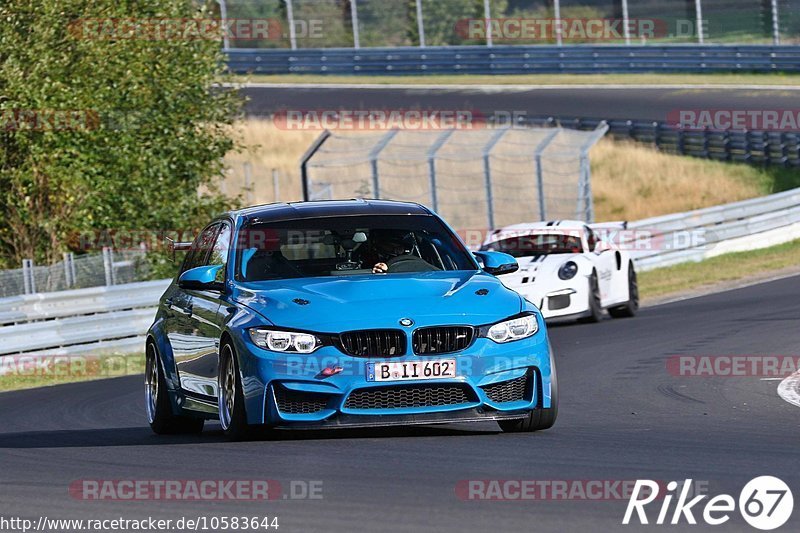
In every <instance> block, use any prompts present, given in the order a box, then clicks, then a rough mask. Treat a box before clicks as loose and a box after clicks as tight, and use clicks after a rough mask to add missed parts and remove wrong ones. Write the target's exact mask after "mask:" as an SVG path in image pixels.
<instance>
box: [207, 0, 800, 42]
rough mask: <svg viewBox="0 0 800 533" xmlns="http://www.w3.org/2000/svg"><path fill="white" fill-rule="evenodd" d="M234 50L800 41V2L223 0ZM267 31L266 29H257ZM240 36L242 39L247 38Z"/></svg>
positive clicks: (753, 0)
mask: <svg viewBox="0 0 800 533" xmlns="http://www.w3.org/2000/svg"><path fill="white" fill-rule="evenodd" d="M218 3H219V4H220V11H221V14H222V16H223V17H224V18H228V19H230V20H232V21H254V20H256V21H262V22H265V23H266V25H265V26H264V27H263V29H264V31H260V32H259V31H253V26H252V25H248V24H244V25H243V26H241V27H244V28H247V30H246V31H241V30H237V29H236V28H237V26H236V25H235V24H234V25H232V26H231V28H232V29H231V31H230V32H229V33H231V34H232V36H229V37H230V38H229V39H228V40H227V41H226V43H225V44H226V46H228V47H230V48H333V47H344V48H350V47H356V48H360V47H398V46H420V47H426V46H460V45H485V46H490V45H514V44H520V45H531V44H544V45H547V44H550V45H552V44H563V45H569V44H582V43H592V44H602V43H608V44H621V43H627V44H632V45H641V44H648V43H653V44H670V43H709V44H710V43H722V44H725V43H742V44H767V43H773V44H781V43H784V44H796V43H800V0H488V1H484V0H408V1H392V2H387V1H386V0H218ZM256 27H258V25H256ZM237 33H238V34H237Z"/></svg>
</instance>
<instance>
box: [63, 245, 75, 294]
mask: <svg viewBox="0 0 800 533" xmlns="http://www.w3.org/2000/svg"><path fill="white" fill-rule="evenodd" d="M63 258H64V284H65V285H66V286H67V288H68V289H71V288H72V287H73V286H74V285H75V280H74V279H73V277H72V274H73V270H72V268H70V264H71V263H72V252H64V255H63Z"/></svg>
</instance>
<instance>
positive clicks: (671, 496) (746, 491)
mask: <svg viewBox="0 0 800 533" xmlns="http://www.w3.org/2000/svg"><path fill="white" fill-rule="evenodd" d="M679 487H680V488H679ZM691 487H692V480H691V479H687V480H686V481H685V482H684V483H683V484H682V485H679V484H678V482H676V481H670V482H669V483H668V484H667V492H666V494H665V495H662V494H659V484H658V483H657V482H655V481H651V480H649V479H645V480H641V479H640V480H637V481H636V485H634V488H633V493H632V494H631V497H630V500H629V501H628V508H627V509H626V510H625V517H624V518H623V519H622V523H623V524H625V525H627V524H630V523H631V519H633V518H634V513H635V519H634V522H633V523H634V524H635V523H636V519H638V521H639V523H640V524H649V523H650V522H649V520H650V519H652V516H650V517H649V518H648V515H647V512H646V511H645V507H646V506H647V505H649V504H651V503H653V502H654V501H656V500H657V499H659V496H663V499H661V507H660V510H659V511H658V517H657V518H656V521H655V523H656V524H659V525H661V524H672V525H676V524H680V523H682V521H683V520H685V521H686V523H687V524H697V518H696V517H695V513H697V514H698V515H701V516H702V520H703V521H704V522H705V523H706V524H708V525H711V526H719V525H722V524H724V523H726V522H727V521H728V520H730V518H731V513H733V512H734V511H736V508H737V502H736V500H735V499H734V497H733V496H731V495H729V494H720V495H718V496H714V497H712V498H710V499H708V500H707V501H705V502H704V505H701V504H700V502H703V500H705V499H706V498H709V496H708V495H707V494H701V495H699V496H694V497H692V498H691V499H689V498H690V497H691V496H692V495H690V490H691ZM676 497H677V499H676ZM673 500H675V506H674V508H672V502H673ZM656 506H657V504H656ZM656 506H654V507H656ZM793 508H794V497H793V496H792V491H791V490H790V489H789V486H788V485H787V484H786V483H784V482H783V481H782V480H780V479H778V478H776V477H773V476H760V477H757V478H755V479H752V480H750V481H749V482H748V483H747V485H745V486H744V488H743V489H742V492H741V493H739V501H738V509H739V513H741V515H742V518H744V520H745V522H747V523H748V524H750V525H751V526H753V527H754V528H756V529H761V530H764V531H768V530H771V529H776V528H779V527H781V526H782V525H783V524H785V523H786V522H787V521H788V520H789V518H790V517H791V516H792V509H793ZM701 509H702V510H701ZM652 510H655V509H651V511H652Z"/></svg>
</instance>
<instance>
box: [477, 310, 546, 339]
mask: <svg viewBox="0 0 800 533" xmlns="http://www.w3.org/2000/svg"><path fill="white" fill-rule="evenodd" d="M537 331H539V323H538V322H537V321H536V315H525V316H521V317H517V318H512V319H509V320H504V321H502V322H498V323H497V324H493V325H491V326H487V327H485V329H483V330H482V331H481V333H482V335H481V336H483V337H487V338H489V339H492V340H493V341H494V342H499V343H503V342H511V341H517V340H520V339H525V338H527V337H530V336H532V335H533V334H535V333H536V332H537Z"/></svg>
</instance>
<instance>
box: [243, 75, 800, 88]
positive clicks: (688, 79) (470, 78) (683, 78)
mask: <svg viewBox="0 0 800 533" xmlns="http://www.w3.org/2000/svg"><path fill="white" fill-rule="evenodd" d="M233 81H234V82H236V83H247V82H253V83H281V84H287V85H288V84H297V83H311V84H315V85H327V84H362V85H363V84H378V85H396V84H401V85H797V86H800V75H797V74H782V73H774V74H755V73H754V74H749V73H744V74H726V73H713V74H682V73H674V74H669V73H664V74H521V75H494V76H492V75H474V74H451V75H436V74H433V75H427V76H335V75H334V76H321V75H314V74H279V75H251V76H235V77H234V79H233Z"/></svg>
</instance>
